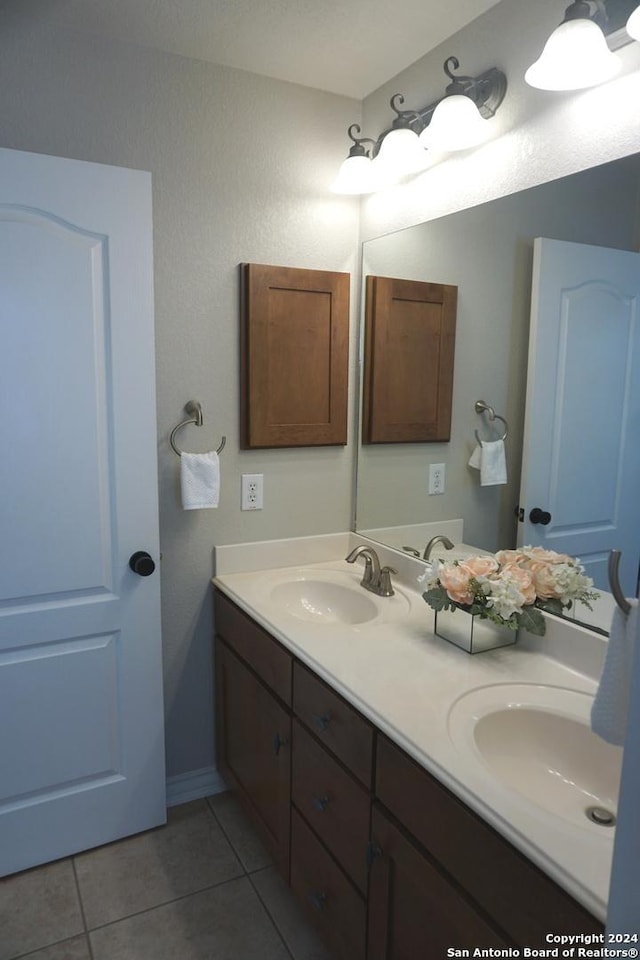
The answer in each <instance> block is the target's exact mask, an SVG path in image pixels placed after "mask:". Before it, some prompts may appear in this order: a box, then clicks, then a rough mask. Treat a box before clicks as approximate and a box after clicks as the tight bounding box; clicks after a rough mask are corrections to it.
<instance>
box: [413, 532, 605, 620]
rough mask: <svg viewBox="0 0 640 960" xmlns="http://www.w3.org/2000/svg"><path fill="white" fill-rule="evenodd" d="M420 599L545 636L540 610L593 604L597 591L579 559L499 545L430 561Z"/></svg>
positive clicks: (430, 603)
mask: <svg viewBox="0 0 640 960" xmlns="http://www.w3.org/2000/svg"><path fill="white" fill-rule="evenodd" d="M425 586H426V588H427V589H426V592H425V593H423V594H422V596H423V598H424V599H425V600H426V602H427V603H428V604H429V606H430V607H432V608H433V609H434V610H436V611H439V610H455V609H457V608H460V609H462V610H466V611H467V612H468V613H471V614H475V615H477V616H479V617H481V618H482V619H489V620H492V621H493V622H494V623H498V624H501V625H502V626H506V627H510V628H511V629H512V630H517V629H518V628H519V627H524V628H525V629H526V630H528V631H529V633H534V634H537V635H538V636H543V635H544V632H545V620H544V617H543V616H542V613H541V609H544V610H548V611H549V612H550V613H556V614H559V613H562V611H563V610H564V609H568V608H569V607H571V606H572V604H573V603H574V602H575V601H580V602H581V603H584V604H585V605H586V606H587V607H589V609H591V604H590V601H591V600H595V599H597V597H598V596H599V594H598V593H596V592H594V591H593V590H592V587H593V580H592V579H591V577H588V576H586V575H585V572H584V567H583V566H581V564H580V562H579V561H578V560H576V559H575V558H573V557H570V556H568V555H567V554H566V553H556V552H555V551H554V550H545V549H543V548H542V547H521V548H519V549H517V550H500V551H499V552H498V553H496V554H494V555H493V556H474V557H467V558H466V559H465V560H453V561H449V562H447V561H442V560H434V561H433V563H432V565H431V571H430V572H429V573H427V574H426V576H425Z"/></svg>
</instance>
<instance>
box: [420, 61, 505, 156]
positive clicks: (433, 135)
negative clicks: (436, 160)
mask: <svg viewBox="0 0 640 960" xmlns="http://www.w3.org/2000/svg"><path fill="white" fill-rule="evenodd" d="M459 67H460V62H459V60H458V58H457V57H448V58H447V59H446V60H445V62H444V72H445V73H446V75H447V76H448V77H449V79H450V80H451V83H450V84H449V86H448V87H447V88H446V91H445V97H444V99H443V100H441V101H440V103H439V104H438V105H437V106H436V108H435V110H434V111H433V115H432V117H431V120H430V122H429V124H428V125H427V126H426V127H425V128H424V130H423V131H422V133H421V134H420V141H421V142H422V144H423V145H424V146H425V147H431V148H433V149H434V150H442V151H444V152H450V151H455V150H466V149H467V148H468V147H474V146H476V145H477V144H479V143H481V142H482V141H483V140H484V139H485V138H486V136H487V134H488V129H487V126H486V124H487V119H486V118H485V117H482V116H481V114H480V111H479V110H478V106H477V103H476V98H478V99H480V97H479V90H478V84H477V81H475V80H474V79H473V77H466V76H463V75H459V76H455V75H454V74H453V73H452V70H458V69H459ZM502 76H504V74H502ZM502 96H504V91H502Z"/></svg>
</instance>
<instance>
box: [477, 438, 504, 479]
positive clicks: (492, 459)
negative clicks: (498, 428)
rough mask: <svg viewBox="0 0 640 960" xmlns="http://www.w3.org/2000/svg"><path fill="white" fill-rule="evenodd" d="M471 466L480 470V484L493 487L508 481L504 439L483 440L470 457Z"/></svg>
mask: <svg viewBox="0 0 640 960" xmlns="http://www.w3.org/2000/svg"><path fill="white" fill-rule="evenodd" d="M469 466H470V467H473V468H474V470H479V471H480V486H481V487H493V486H496V485H497V484H500V483H506V482H507V460H506V456H505V451H504V440H481V441H480V443H479V444H477V445H476V448H475V450H474V451H473V453H472V454H471V457H470V459H469Z"/></svg>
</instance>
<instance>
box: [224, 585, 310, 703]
mask: <svg viewBox="0 0 640 960" xmlns="http://www.w3.org/2000/svg"><path fill="white" fill-rule="evenodd" d="M214 610H215V629H216V633H217V634H219V635H220V636H221V637H222V638H223V639H224V640H225V642H226V643H227V644H228V646H230V647H231V648H232V649H233V650H234V651H235V652H236V653H237V654H238V656H240V657H242V659H243V660H244V661H245V662H246V663H247V664H248V665H249V666H250V667H251V668H252V669H253V670H255V672H256V673H257V674H258V676H259V677H260V679H261V680H262V681H263V683H266V684H267V686H268V687H270V688H271V689H272V690H273V692H274V693H275V694H277V696H279V697H280V699H281V700H283V701H284V703H286V704H287V705H288V706H291V677H292V664H293V657H292V656H291V654H290V653H288V652H287V650H285V649H284V647H283V646H281V645H280V644H279V643H278V641H277V640H274V638H273V637H272V636H271V635H270V634H269V633H267V631H266V630H263V629H262V627H259V626H258V624H257V623H255V622H254V621H253V620H252V619H251V617H249V616H247V614H246V613H244V612H243V611H242V610H240V608H239V607H237V606H236V605H235V603H232V601H231V600H229V599H228V597H225V595H224V594H222V593H220V592H219V591H218V590H216V592H215V595H214Z"/></svg>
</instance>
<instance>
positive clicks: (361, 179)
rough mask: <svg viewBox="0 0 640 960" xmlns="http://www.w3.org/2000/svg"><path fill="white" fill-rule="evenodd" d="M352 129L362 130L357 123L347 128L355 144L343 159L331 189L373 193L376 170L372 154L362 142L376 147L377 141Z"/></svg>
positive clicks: (338, 191) (345, 191) (342, 191)
mask: <svg viewBox="0 0 640 960" xmlns="http://www.w3.org/2000/svg"><path fill="white" fill-rule="evenodd" d="M352 131H354V132H355V133H361V132H362V131H361V129H360V125H359V124H357V123H352V124H351V126H350V127H349V129H348V130H347V133H348V134H349V137H350V138H351V139H352V140H353V146H352V147H351V149H350V150H349V155H348V157H347V159H346V160H343V161H342V166H341V167H340V169H339V171H338V176H337V177H336V179H335V181H334V183H333V185H332V187H331V189H332V190H333V192H334V193H355V194H357V193H373V191H374V190H375V189H376V179H375V170H374V168H373V162H372V160H371V154H370V152H369V151H368V150H367V149H365V147H363V146H362V144H363V143H371V144H372V145H373V146H374V147H375V145H376V141H375V140H372V139H371V137H356V136H355V133H354V132H352Z"/></svg>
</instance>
